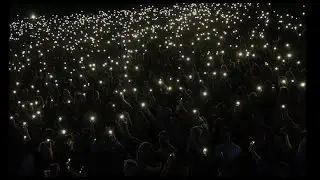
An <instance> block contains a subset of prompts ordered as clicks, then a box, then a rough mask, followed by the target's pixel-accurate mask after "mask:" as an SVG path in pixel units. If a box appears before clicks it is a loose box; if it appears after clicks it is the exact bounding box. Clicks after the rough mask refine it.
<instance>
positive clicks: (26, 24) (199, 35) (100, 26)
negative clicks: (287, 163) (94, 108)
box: [9, 3, 306, 155]
mask: <svg viewBox="0 0 320 180" xmlns="http://www.w3.org/2000/svg"><path fill="white" fill-rule="evenodd" d="M268 8H269V7H268ZM268 8H266V7H262V6H260V4H259V3H256V4H254V3H232V4H231V3H215V4H207V3H199V4H193V3H190V4H176V5H173V6H170V7H162V8H156V7H153V6H152V5H150V6H148V7H141V8H138V9H130V10H120V11H109V12H102V11H100V12H99V13H98V14H82V13H75V14H71V15H68V16H59V17H58V16H56V15H51V16H50V15H41V16H38V15H36V14H31V15H30V16H29V17H25V18H20V19H15V20H14V21H13V22H12V23H11V24H10V37H9V43H10V45H11V46H10V53H9V56H10V61H9V71H10V73H11V75H12V76H11V82H12V83H11V84H13V85H12V86H10V88H11V89H10V92H12V93H10V94H12V95H13V96H14V97H16V98H13V99H14V101H15V102H14V103H11V107H10V109H12V110H13V111H20V110H21V109H22V110H23V111H25V112H27V113H29V117H30V119H32V121H41V117H45V116H46V114H45V113H43V112H44V111H43V110H42V108H44V107H45V106H50V107H56V108H59V107H61V108H64V107H66V106H60V105H67V106H68V108H72V105H73V104H74V103H75V102H76V101H75V100H74V99H76V98H74V97H72V95H73V94H80V95H82V96H81V97H82V98H83V99H84V100H83V101H81V102H85V100H86V97H87V96H88V95H87V93H89V92H90V91H91V90H95V91H96V92H97V93H96V94H98V95H97V96H98V97H99V96H100V94H102V95H103V92H104V89H105V88H106V87H107V85H106V84H108V82H110V81H111V79H112V80H113V79H118V80H119V83H118V85H116V87H115V88H114V90H112V92H114V93H112V94H111V95H110V94H109V96H114V97H121V98H122V99H123V100H124V101H125V102H126V103H128V104H131V102H130V100H127V99H129V98H128V97H129V96H136V97H137V98H138V99H137V100H138V101H140V102H139V104H140V107H142V108H147V107H148V106H149V105H150V104H149V103H148V101H145V102H143V101H142V100H146V99H141V97H139V96H138V94H140V92H148V93H153V91H158V90H159V91H161V92H163V91H165V92H164V93H165V94H167V95H168V96H169V95H171V94H174V92H177V91H178V92H179V93H186V90H188V89H190V86H188V87H186V86H187V85H188V84H189V85H190V84H193V85H194V84H198V85H196V86H192V87H195V88H199V87H206V88H205V91H204V90H203V89H202V90H201V91H198V92H201V94H200V95H199V94H198V97H195V95H190V96H193V98H194V99H199V98H200V97H201V96H202V97H205V98H201V99H202V100H203V103H206V102H207V101H206V100H208V99H210V98H211V96H212V95H213V93H212V92H211V90H212V89H210V88H209V89H208V87H210V86H209V85H207V84H208V83H210V82H212V81H213V79H214V80H216V79H220V80H221V81H225V82H230V79H231V78H232V76H233V72H232V70H230V69H232V68H229V67H230V64H229V62H230V61H233V62H234V63H240V62H244V63H247V62H255V61H256V60H257V61H256V62H259V61H258V59H261V58H262V57H266V56H265V54H269V55H270V58H271V59H270V61H268V62H266V60H263V61H262V63H263V65H264V66H267V67H270V68H271V70H272V71H273V73H276V74H277V75H279V76H285V72H286V71H287V70H289V68H292V67H294V68H295V69H297V70H301V69H303V68H304V67H303V62H304V61H303V59H304V57H301V56H300V53H299V52H298V51H299V49H298V48H296V47H295V46H294V43H291V42H284V41H282V39H280V40H276V41H274V39H268V38H267V37H268V28H271V27H276V29H277V30H278V31H284V32H285V33H290V34H293V36H294V37H296V39H293V41H295V42H297V41H299V40H301V36H303V35H304V25H303V24H302V23H301V22H302V21H301V18H302V16H303V15H304V12H303V13H301V17H294V16H289V15H288V16H287V15H279V14H277V13H275V12H274V11H272V10H271V9H268ZM249 12H251V13H252V12H253V14H255V15H252V16H251V15H248V14H249ZM272 16H273V17H275V19H271V17H272ZM249 20H250V23H249V24H251V25H250V26H248V25H247V24H246V23H247V22H248V21H249ZM243 24H245V25H246V26H248V29H246V30H245V31H242V30H241V29H239V27H240V26H242V25H243ZM18 46H19V48H15V47H18ZM61 52H63V53H62V54H61ZM157 53H159V54H161V56H162V57H161V58H160V57H158V55H157ZM152 54H156V56H153V57H152V58H151V60H152V61H153V62H152V63H151V64H156V65H155V66H154V67H151V66H149V65H148V66H147V65H146V64H147V63H146V62H147V61H148V60H149V59H150V56H151V55H152ZM173 54H174V56H175V57H176V58H175V59H174V58H172V56H173ZM199 57H201V58H200V59H199ZM217 62H220V63H219V64H220V65H225V66H226V68H220V66H217ZM164 64H166V65H168V64H170V67H169V66H166V67H162V66H163V65H164ZM252 64H253V63H252ZM59 67H61V69H59ZM191 69H192V70H191ZM146 71H148V72H152V73H151V74H152V76H150V77H151V78H150V77H147V76H144V75H145V74H144V72H146ZM25 72H28V73H29V72H31V73H32V78H33V80H32V81H29V80H27V78H30V77H29V76H28V77H27V75H25V74H24V73H25ZM164 72H166V73H167V75H165V73H164ZM176 72H178V73H176ZM199 72H201V73H199ZM141 79H142V80H144V81H147V82H148V85H145V86H139V85H138V84H139V83H137V82H140V80H141ZM291 79H292V78H290V79H288V77H286V78H285V79H281V80H280V83H281V85H282V86H289V84H294V85H295V86H297V87H300V89H304V88H305V86H306V83H305V82H304V81H303V79H304V77H299V79H300V80H297V79H296V81H295V80H291ZM290 81H291V82H292V83H290ZM28 82H29V84H27V83H28ZM36 82H37V83H36ZM288 82H289V83H288ZM31 83H32V84H31ZM231 83H232V82H231ZM61 87H64V88H65V89H66V90H67V91H66V92H68V93H66V95H62V96H63V97H64V98H66V99H65V100H64V101H60V98H58V97H57V96H55V95H54V94H53V93H52V94H50V93H51V92H55V91H59V90H60V88H61ZM254 87H256V91H258V92H259V93H260V94H262V93H264V92H263V90H264V91H265V89H266V86H264V85H263V83H261V84H254ZM274 88H275V87H273V89H274ZM71 89H73V90H72V91H75V92H69V90H70V91H71ZM192 90H193V89H191V91H192ZM25 91H28V96H24V93H25ZM35 92H36V93H35ZM44 92H48V93H44ZM59 93H61V92H59ZM38 96H39V97H42V98H43V99H48V100H46V101H39V100H38V99H37V98H38ZM65 96H66V97H65ZM199 96H200V97H199ZM90 98H91V97H90ZM139 98H140V99H139ZM156 98H157V97H156ZM213 98H214V97H213ZM18 99H19V100H18ZM36 99H37V101H35V100H36ZM204 99H205V100H204ZM239 99H241V98H239ZM240 102H241V104H242V103H244V101H241V100H237V101H236V102H233V103H234V104H235V105H236V106H240ZM111 105H112V107H113V108H114V109H116V107H117V108H118V107H119V108H121V106H118V104H117V102H114V103H111ZM194 107H196V106H194ZM281 108H285V105H282V106H281ZM188 111H189V112H190V113H193V114H199V112H201V109H200V108H198V107H197V108H195V109H191V108H189V109H188ZM117 112H121V109H117ZM62 116H63V117H62ZM62 116H60V117H58V121H59V122H60V121H62V119H63V120H64V121H65V118H64V115H62ZM119 118H120V119H125V115H124V114H120V115H119ZM10 119H11V118H10ZM95 121H99V118H96V116H90V117H89V122H92V123H94V122H95ZM62 122H63V121H62ZM26 124H27V123H26V122H23V125H25V126H26ZM61 126H62V125H61ZM64 128H66V127H61V129H60V134H61V135H66V134H67V132H68V133H71V131H69V130H67V129H64ZM108 133H109V134H110V135H111V134H113V132H112V130H109V131H108ZM23 137H24V139H26V138H27V137H26V136H25V135H24V136H23ZM207 151H208V149H207V148H203V154H205V155H206V154H207Z"/></svg>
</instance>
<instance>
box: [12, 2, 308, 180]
mask: <svg viewBox="0 0 320 180" xmlns="http://www.w3.org/2000/svg"><path fill="white" fill-rule="evenodd" d="M304 16H305V12H301V13H300V16H299V17H294V16H292V15H289V14H278V13H277V12H276V11H274V10H273V8H272V5H271V4H270V3H232V4H231V3H215V4H206V3H201V4H188V3H184V4H175V5H168V6H166V7H161V8H160V7H153V6H152V5H149V6H145V7H144V6H141V7H139V8H132V9H126V10H114V11H112V10H109V11H106V12H102V11H99V12H98V13H91V14H90V13H88V14H85V13H82V12H79V13H73V14H70V15H64V16H63V15H40V14H36V13H35V14H31V15H30V17H21V16H17V17H15V18H14V19H13V21H12V23H10V38H9V48H10V52H9V58H10V59H9V73H10V84H9V129H8V135H9V149H8V150H9V154H8V159H9V160H8V161H9V162H8V163H9V172H8V173H9V176H10V177H14V176H19V177H110V176H161V177H170V176H183V177H185V176H209V177H217V176H219V177H239V176H269V177H270V176H272V177H276V176H277V177H290V176H293V177H300V176H305V175H306V174H307V168H306V153H305V146H306V141H307V131H306V130H305V129H306V128H305V91H306V82H305V72H306V68H305V57H304V56H305V54H304V53H305V52H304V48H305V45H304V39H305V35H304V31H305V25H304V24H303V23H302V22H303V21H302V20H303V18H304Z"/></svg>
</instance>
